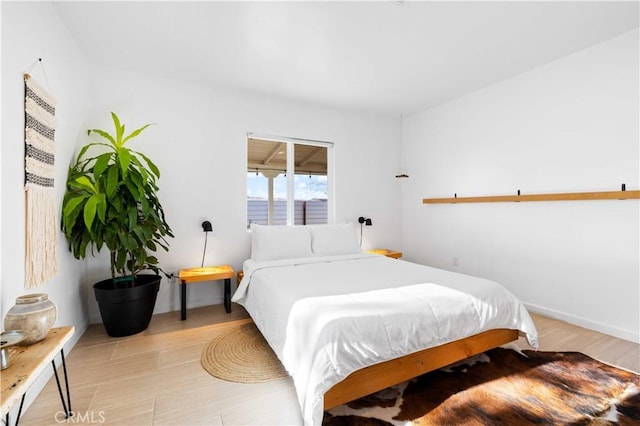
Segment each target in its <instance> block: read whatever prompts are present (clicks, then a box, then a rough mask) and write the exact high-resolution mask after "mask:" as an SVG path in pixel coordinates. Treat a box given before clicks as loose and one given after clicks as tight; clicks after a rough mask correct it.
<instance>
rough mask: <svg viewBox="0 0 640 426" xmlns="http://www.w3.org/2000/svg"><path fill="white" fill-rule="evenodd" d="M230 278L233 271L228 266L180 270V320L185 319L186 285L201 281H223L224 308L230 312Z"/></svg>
mask: <svg viewBox="0 0 640 426" xmlns="http://www.w3.org/2000/svg"><path fill="white" fill-rule="evenodd" d="M231 278H233V269H232V268H231V266H229V265H220V266H204V267H200V268H188V269H181V270H180V274H179V275H178V281H180V319H181V320H182V321H184V320H186V319H187V284H189V283H197V282H202V281H217V280H224V308H225V310H226V311H227V313H230V312H231Z"/></svg>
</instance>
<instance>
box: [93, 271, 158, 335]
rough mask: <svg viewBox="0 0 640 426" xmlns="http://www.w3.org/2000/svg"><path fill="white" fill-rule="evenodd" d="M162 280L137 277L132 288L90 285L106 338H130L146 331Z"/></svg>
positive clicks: (104, 281) (101, 283) (104, 284)
mask: <svg viewBox="0 0 640 426" xmlns="http://www.w3.org/2000/svg"><path fill="white" fill-rule="evenodd" d="M161 279H162V277H160V275H137V276H136V285H135V286H134V287H127V288H114V286H113V281H112V280H111V279H108V280H103V281H100V282H98V283H96V284H94V285H93V290H94V292H95V295H96V301H97V302H98V307H99V308H100V315H101V316H102V322H103V324H104V328H105V329H106V330H107V334H108V335H109V336H111V337H122V336H130V335H132V334H136V333H140V332H141V331H144V330H146V329H147V327H148V326H149V322H150V321H151V315H153V308H154V307H155V305H156V296H157V295H158V290H159V289H160V280H161Z"/></svg>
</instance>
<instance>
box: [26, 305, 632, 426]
mask: <svg viewBox="0 0 640 426" xmlns="http://www.w3.org/2000/svg"><path fill="white" fill-rule="evenodd" d="M179 315H180V313H179V312H171V313H166V314H160V315H156V316H154V318H153V320H152V321H151V325H150V327H149V329H147V330H146V331H145V332H143V333H140V334H137V335H135V336H129V337H124V338H112V337H108V336H107V335H106V333H105V332H104V329H103V327H102V325H93V326H90V327H89V329H88V330H87V332H86V333H85V334H84V336H82V338H81V339H80V341H79V342H78V344H77V345H76V347H75V348H74V349H73V350H72V351H71V352H70V353H69V354H68V356H67V367H68V372H69V381H70V384H71V397H72V408H73V410H74V411H75V412H76V413H77V414H76V417H75V418H74V419H73V421H68V422H67V423H66V424H111V425H244V424H260V425H264V424H274V425H275V424H280V425H282V424H301V423H302V421H301V416H300V409H299V408H298V405H297V401H296V396H295V392H294V390H293V384H292V381H291V379H282V380H277V381H272V382H268V383H260V384H242V383H231V382H225V381H222V380H219V379H216V378H214V377H212V376H210V375H209V374H208V373H206V372H205V371H204V369H203V368H202V367H201V366H200V354H201V352H202V349H203V348H204V346H205V345H206V344H207V343H209V342H210V341H211V340H212V338H213V337H214V336H216V335H217V334H218V333H220V332H222V331H224V330H225V329H228V327H230V326H232V325H233V324H239V323H243V322H248V321H250V319H248V316H247V314H246V313H245V312H244V310H243V309H242V308H241V307H240V306H237V305H234V306H233V312H232V313H231V314H226V313H225V312H224V308H223V307H222V306H211V307H204V308H197V309H190V310H189V311H188V318H187V320H186V321H180V320H179ZM533 319H534V321H535V323H536V326H537V328H538V332H539V334H540V350H548V351H580V352H583V353H585V354H587V355H590V356H592V357H594V358H597V359H600V360H602V361H604V362H607V363H609V364H613V365H617V366H620V367H623V368H626V369H629V370H633V371H635V372H640V345H638V344H635V343H631V342H628V341H625V340H620V339H616V338H614V337H611V336H607V335H604V334H601V333H597V332H593V331H589V330H585V329H583V328H580V327H576V326H573V325H570V324H567V323H564V322H561V321H556V320H553V319H549V318H546V317H542V316H539V315H533ZM518 343H519V346H520V347H521V348H527V347H528V345H526V343H525V341H524V340H522V339H521V341H519V342H518ZM60 410H61V404H60V399H59V396H58V392H57V388H56V384H55V381H54V380H53V379H52V380H51V381H49V383H48V384H47V386H46V387H45V389H44V390H43V391H42V393H41V394H40V395H39V396H38V398H37V399H36V400H35V401H34V403H33V404H32V405H31V407H30V408H29V409H28V410H27V412H26V413H24V414H23V417H22V419H21V421H20V424H22V425H49V424H50V425H59V424H61V422H60V420H63V421H62V423H63V424H64V419H61V417H60V414H58V417H57V419H58V421H56V414H55V413H56V412H59V411H60Z"/></svg>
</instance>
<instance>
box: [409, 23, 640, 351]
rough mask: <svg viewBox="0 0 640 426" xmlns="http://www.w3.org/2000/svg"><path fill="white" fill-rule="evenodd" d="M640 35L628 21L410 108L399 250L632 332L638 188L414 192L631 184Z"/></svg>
mask: <svg viewBox="0 0 640 426" xmlns="http://www.w3.org/2000/svg"><path fill="white" fill-rule="evenodd" d="M638 47H639V46H638V30H634V31H631V32H628V33H625V34H623V35H622V36H619V37H616V38H614V39H611V40H609V41H607V42H604V43H601V44H599V45H596V46H593V47H591V48H588V49H586V50H583V51H580V52H577V53H575V54H573V55H571V56H568V57H565V58H563V59H560V60H557V61H554V62H552V63H549V64H547V65H545V66H542V67H540V68H537V69H534V70H532V71H530V72H527V73H524V74H522V75H519V76H517V77H515V78H512V79H509V80H506V81H503V82H501V83H499V84H496V85H494V86H492V87H488V88H486V89H483V90H480V91H477V92H474V93H471V94H468V95H466V96H463V97H461V98H459V99H457V100H453V101H451V102H449V103H446V104H443V105H441V106H439V107H436V108H433V109H430V110H427V111H424V112H422V113H419V114H415V115H413V116H410V117H407V118H405V122H404V125H403V130H404V138H405V139H404V147H405V153H406V158H407V164H408V169H409V172H410V174H411V179H409V180H408V181H407V182H406V185H405V187H404V188H403V220H404V244H405V245H404V248H405V254H406V257H407V258H408V259H409V260H414V261H417V262H423V263H427V264H431V265H434V266H437V267H443V268H446V269H452V270H456V271H459V272H463V273H468V274H473V275H479V276H483V277H486V278H490V279H494V280H496V281H498V282H500V283H502V284H504V285H506V286H507V287H508V288H509V289H511V290H512V291H513V292H514V293H515V294H516V295H517V296H518V297H520V298H521V299H522V300H523V301H524V302H526V303H527V304H529V306H530V307H531V308H532V310H533V311H539V312H542V313H545V314H547V315H551V316H555V317H558V318H561V319H565V320H568V321H569V322H573V323H576V324H579V325H582V326H585V327H588V328H592V329H596V330H600V331H603V332H605V333H609V334H612V335H615V336H619V337H622V338H625V339H628V340H632V341H636V342H638V341H640V336H639V333H640V318H639V315H640V314H639V312H640V294H639V292H640V290H639V288H640V272H639V270H640V265H639V262H640V253H639V234H640V229H639V218H640V203H639V202H638V201H637V200H628V201H618V200H615V201H575V202H574V201H571V202H569V201H565V202H541V203H495V204H494V203H489V204H456V205H424V204H422V203H421V201H422V199H423V198H427V197H448V196H453V194H454V193H457V194H458V196H473V195H502V194H515V193H516V191H517V190H518V189H520V190H521V191H522V193H538V192H572V191H599V190H617V189H619V188H620V185H621V183H623V182H624V183H626V184H627V188H628V189H638V188H640V176H639V173H640V169H639V161H640V159H639V156H640V152H639V140H640V135H639V119H638V114H639V111H638V103H639V88H638V77H639V66H638V52H639V48H638ZM454 257H457V258H458V259H459V266H458V267H454V266H453V261H452V260H453V258H454Z"/></svg>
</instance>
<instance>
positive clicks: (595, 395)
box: [323, 348, 640, 426]
mask: <svg viewBox="0 0 640 426" xmlns="http://www.w3.org/2000/svg"><path fill="white" fill-rule="evenodd" d="M390 424H391V425H523V424H525V425H526V424H544V425H568V424H571V425H610V424H620V425H640V376H638V375H636V374H633V373H630V372H628V371H625V370H621V369H619V368H615V367H612V366H609V365H606V364H603V363H601V362H599V361H596V360H594V359H592V358H589V357H588V356H586V355H584V354H581V353H579V352H536V351H522V352H518V351H515V350H511V349H503V348H497V349H492V350H490V351H487V352H485V353H484V354H481V355H478V356H475V357H472V358H469V359H468V360H465V361H462V362H461V363H458V364H455V365H453V366H449V367H447V368H444V369H441V370H437V371H434V372H431V373H427V374H425V375H423V376H420V377H418V378H415V379H412V380H410V381H408V382H404V383H401V384H399V385H396V386H392V387H390V388H387V389H384V390H382V391H380V392H377V393H375V394H372V395H369V396H367V397H364V398H361V399H358V400H356V401H353V402H351V403H348V404H345V405H342V406H339V407H336V408H333V409H331V410H329V411H327V412H326V413H325V415H324V421H323V425H326V426H334V425H358V426H366V425H390Z"/></svg>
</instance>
